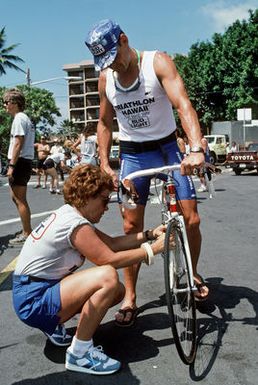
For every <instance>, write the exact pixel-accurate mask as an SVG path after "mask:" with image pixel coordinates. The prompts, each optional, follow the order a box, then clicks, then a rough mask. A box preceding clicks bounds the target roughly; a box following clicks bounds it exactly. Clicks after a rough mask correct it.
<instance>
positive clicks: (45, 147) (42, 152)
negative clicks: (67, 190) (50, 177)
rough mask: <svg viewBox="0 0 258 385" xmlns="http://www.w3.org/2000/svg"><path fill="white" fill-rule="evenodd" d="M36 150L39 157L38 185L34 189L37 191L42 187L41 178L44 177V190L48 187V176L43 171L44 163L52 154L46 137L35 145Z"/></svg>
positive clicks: (42, 137)
mask: <svg viewBox="0 0 258 385" xmlns="http://www.w3.org/2000/svg"><path fill="white" fill-rule="evenodd" d="M34 148H35V149H36V151H37V157H38V160H37V170H36V173H37V184H36V186H35V187H34V188H35V189H37V188H40V187H41V183H40V181H41V176H43V178H44V182H43V186H42V188H44V189H45V188H46V187H47V175H46V173H45V172H44V170H43V163H44V161H45V160H46V159H47V157H48V155H49V154H50V146H49V144H48V143H47V138H46V137H45V136H44V135H42V136H41V138H40V143H35V144H34Z"/></svg>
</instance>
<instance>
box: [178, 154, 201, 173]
mask: <svg viewBox="0 0 258 385" xmlns="http://www.w3.org/2000/svg"><path fill="white" fill-rule="evenodd" d="M203 164H204V154H203V153H202V152H191V153H190V154H189V155H188V156H187V157H185V158H184V159H183V160H182V162H181V168H180V171H181V174H182V175H192V174H193V172H194V169H195V168H199V167H201V166H203Z"/></svg>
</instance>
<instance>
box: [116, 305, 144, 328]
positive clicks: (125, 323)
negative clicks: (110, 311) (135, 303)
mask: <svg viewBox="0 0 258 385" xmlns="http://www.w3.org/2000/svg"><path fill="white" fill-rule="evenodd" d="M116 314H122V315H123V317H124V318H123V320H122V321H118V320H117V319H116V320H115V324H116V325H117V326H120V327H129V326H133V325H134V324H135V321H136V318H137V314H138V308H135V309H132V308H130V307H127V308H125V309H119V310H118V312H117V313H116ZM127 314H131V317H130V319H129V320H128V321H125V318H126V316H127Z"/></svg>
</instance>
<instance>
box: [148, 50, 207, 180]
mask: <svg viewBox="0 0 258 385" xmlns="http://www.w3.org/2000/svg"><path fill="white" fill-rule="evenodd" d="M154 69H155V72H156V75H157V77H158V79H159V80H160V83H161V85H162V86H163V88H164V90H165V92H166V94H167V96H168V98H169V100H170V102H171V104H172V106H173V107H174V108H176V110H177V112H178V115H179V118H180V121H181V124H182V127H183V129H184V131H185V133H186V135H187V137H188V140H189V144H190V147H193V146H197V147H202V145H201V138H202V136H201V129H200V125H199V121H198V118H197V114H196V111H195V110H194V108H193V106H192V104H191V102H190V99H189V97H188V95H187V92H186V90H185V86H184V83H183V80H182V78H181V76H180V75H179V73H178V71H177V69H176V66H175V64H174V62H173V60H172V59H171V58H170V57H169V56H168V55H167V54H165V53H162V52H158V53H157V54H156V56H155V59H154ZM203 161H204V156H203V154H202V153H191V154H190V157H187V158H185V159H184V161H183V162H184V164H185V166H186V167H185V170H184V171H183V173H187V174H188V173H190V172H191V170H190V169H191V167H193V166H199V165H201V164H202V163H203ZM188 166H190V168H189V167H188Z"/></svg>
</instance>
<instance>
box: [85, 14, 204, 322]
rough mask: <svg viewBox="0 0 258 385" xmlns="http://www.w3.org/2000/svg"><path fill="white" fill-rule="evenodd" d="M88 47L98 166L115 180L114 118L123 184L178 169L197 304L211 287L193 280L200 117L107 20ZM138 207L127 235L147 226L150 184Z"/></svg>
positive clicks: (140, 184)
mask: <svg viewBox="0 0 258 385" xmlns="http://www.w3.org/2000/svg"><path fill="white" fill-rule="evenodd" d="M86 45H87V46H88V48H89V49H90V51H91V53H92V54H93V56H94V62H95V68H96V70H100V71H101V73H100V77H99V95H100V116H99V123H98V127H97V131H98V143H99V156H100V162H101V167H102V168H103V169H104V170H105V171H106V172H108V173H109V174H111V175H112V176H113V179H114V181H115V183H116V185H117V186H118V180H117V176H116V174H115V172H114V171H113V170H112V169H111V167H110V165H109V152H110V148H111V143H112V124H113V117H114V114H116V116H117V121H118V125H119V140H120V158H121V171H120V179H123V178H125V176H126V175H128V174H129V173H131V172H133V171H137V170H139V169H146V168H151V167H159V166H162V165H164V164H178V163H181V162H182V163H181V173H180V172H175V175H174V178H175V180H176V189H177V195H178V198H179V200H180V210H181V211H182V213H183V215H184V219H185V223H186V228H187V235H188V239H189V244H190V249H191V256H192V262H193V272H194V276H195V281H196V284H197V287H198V292H197V294H196V297H198V299H204V298H206V297H207V295H208V288H207V286H206V285H205V284H204V283H203V281H202V279H201V277H200V275H198V274H197V262H198V258H199V254H200V249H201V233H200V229H199V223H200V218H199V215H198V211H197V202H196V194H195V189H194V185H193V182H192V179H191V178H190V176H189V175H190V174H191V172H192V170H193V168H194V167H199V166H201V165H202V164H203V162H204V155H203V149H202V146H201V131H200V126H199V123H198V119H197V114H196V112H195V110H194V109H193V107H192V105H191V102H190V100H189V98H188V96H187V93H186V91H185V88H184V84H183V81H182V79H181V77H180V75H179V74H178V72H177V70H176V67H175V65H174V63H173V61H172V60H171V58H170V57H169V56H168V55H167V54H165V53H163V52H159V51H143V52H139V51H138V50H136V49H134V48H131V47H130V46H129V41H128V37H127V35H126V34H125V33H124V32H123V31H122V30H121V28H120V26H119V25H118V24H117V23H116V22H114V21H112V20H102V21H100V22H99V23H98V24H96V25H95V26H94V27H93V28H92V30H91V31H90V32H89V34H88V36H87V39H86ZM171 106H173V107H174V108H176V109H177V112H178V114H179V117H180V120H181V124H182V126H183V129H184V131H185V133H186V134H187V136H188V139H189V144H190V148H191V149H190V155H189V156H188V157H187V158H185V159H182V156H181V154H180V151H179V149H178V146H177V142H176V135H175V130H176V122H175V118H174V115H173V110H172V108H171ZM135 185H136V189H137V192H138V194H139V200H138V201H137V207H136V209H134V210H130V209H127V208H123V211H122V215H123V220H124V231H125V233H126V234H128V233H135V232H137V231H141V230H142V229H143V227H144V212H145V205H146V202H147V199H148V195H149V188H150V178H149V177H143V178H139V179H136V180H135ZM139 268H140V265H139V264H138V265H134V266H131V267H130V268H126V269H125V271H124V273H125V287H126V294H125V298H124V302H123V305H122V307H121V309H120V310H119V312H118V313H117V314H116V323H117V324H118V325H119V326H131V325H132V324H133V323H134V321H135V317H136V314H137V306H136V282H137V277H138V272H139Z"/></svg>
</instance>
